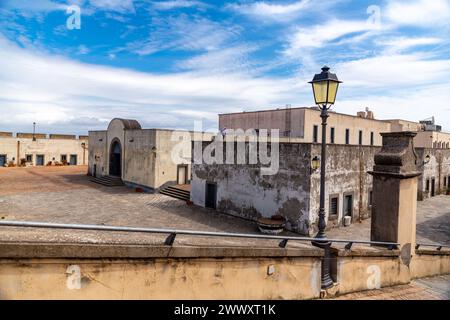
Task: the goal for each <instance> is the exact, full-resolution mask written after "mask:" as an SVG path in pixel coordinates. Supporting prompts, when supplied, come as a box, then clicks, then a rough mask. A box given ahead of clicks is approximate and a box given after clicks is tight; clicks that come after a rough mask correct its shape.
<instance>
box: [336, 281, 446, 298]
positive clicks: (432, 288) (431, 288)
mask: <svg viewBox="0 0 450 320" xmlns="http://www.w3.org/2000/svg"><path fill="white" fill-rule="evenodd" d="M333 300H450V275H443V276H437V277H430V278H422V279H415V280H412V281H411V283H408V284H404V285H399V286H393V287H386V288H381V289H378V290H370V291H361V292H355V293H349V294H344V295H342V296H339V297H337V298H334V299H333Z"/></svg>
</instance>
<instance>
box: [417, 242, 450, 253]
mask: <svg viewBox="0 0 450 320" xmlns="http://www.w3.org/2000/svg"><path fill="white" fill-rule="evenodd" d="M420 247H433V248H436V250H437V251H441V250H442V248H450V245H445V244H439V243H438V244H433V243H416V250H418V249H419V248H420Z"/></svg>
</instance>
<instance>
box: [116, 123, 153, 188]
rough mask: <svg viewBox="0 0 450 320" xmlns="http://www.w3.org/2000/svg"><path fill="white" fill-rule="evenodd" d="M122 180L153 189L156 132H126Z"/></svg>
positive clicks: (149, 130) (147, 130) (145, 130)
mask: <svg viewBox="0 0 450 320" xmlns="http://www.w3.org/2000/svg"><path fill="white" fill-rule="evenodd" d="M124 140H125V145H124V147H123V150H122V152H123V154H122V157H123V159H124V164H123V173H122V179H123V180H124V181H125V182H131V183H135V184H138V185H142V186H146V187H151V188H155V157H156V153H155V152H153V151H152V150H153V148H156V132H155V130H151V129H144V130H142V129H141V130H126V131H125V139H124Z"/></svg>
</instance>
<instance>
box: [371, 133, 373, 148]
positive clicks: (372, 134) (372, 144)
mask: <svg viewBox="0 0 450 320" xmlns="http://www.w3.org/2000/svg"><path fill="white" fill-rule="evenodd" d="M370 145H371V146H373V132H371V133H370Z"/></svg>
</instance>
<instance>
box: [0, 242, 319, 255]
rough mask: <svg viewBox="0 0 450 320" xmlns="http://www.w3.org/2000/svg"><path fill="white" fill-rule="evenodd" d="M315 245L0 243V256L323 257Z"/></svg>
mask: <svg viewBox="0 0 450 320" xmlns="http://www.w3.org/2000/svg"><path fill="white" fill-rule="evenodd" d="M322 256H323V251H322V250H321V249H317V248H287V249H282V248H277V247H267V248H263V247H262V248H254V247H212V246H211V247H197V246H172V247H170V246H154V245H153V246H152V245H123V244H80V243H77V244H70V243H68V244H66V243H65V244H62V243H58V244H54V243H17V242H15V243H8V242H3V243H0V259H1V258H6V259H10V258H13V259H22V258H23V259H26V258H90V259H96V258H115V259H130V258H227V257H234V258H235V257H264V258H271V257H322Z"/></svg>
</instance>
